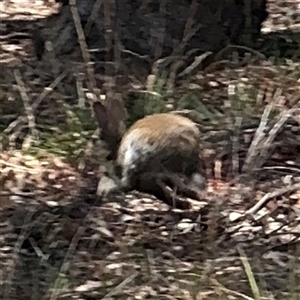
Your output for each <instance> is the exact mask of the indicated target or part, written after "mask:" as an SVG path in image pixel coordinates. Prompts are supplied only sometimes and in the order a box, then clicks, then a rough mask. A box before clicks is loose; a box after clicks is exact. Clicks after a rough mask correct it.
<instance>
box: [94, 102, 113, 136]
mask: <svg viewBox="0 0 300 300" xmlns="http://www.w3.org/2000/svg"><path fill="white" fill-rule="evenodd" d="M93 110H94V113H95V117H96V119H97V121H98V123H99V126H100V128H101V129H104V130H106V129H107V125H108V121H109V120H108V112H107V108H106V106H105V105H103V104H102V103H101V102H100V101H96V102H94V103H93Z"/></svg>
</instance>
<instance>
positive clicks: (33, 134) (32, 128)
mask: <svg viewBox="0 0 300 300" xmlns="http://www.w3.org/2000/svg"><path fill="white" fill-rule="evenodd" d="M14 75H15V79H16V82H17V84H18V85H17V87H18V89H19V92H20V95H21V98H22V100H23V105H24V109H25V113H26V118H27V123H28V128H29V134H28V135H27V137H26V139H25V141H24V142H23V145H22V147H23V148H25V149H28V148H29V147H30V145H31V143H32V142H33V140H34V139H35V138H37V136H38V131H37V129H36V124H35V116H34V113H33V112H34V110H33V108H32V105H31V104H30V100H29V97H28V95H27V92H26V87H25V83H24V81H23V79H22V75H21V73H20V71H19V70H18V69H16V70H14Z"/></svg>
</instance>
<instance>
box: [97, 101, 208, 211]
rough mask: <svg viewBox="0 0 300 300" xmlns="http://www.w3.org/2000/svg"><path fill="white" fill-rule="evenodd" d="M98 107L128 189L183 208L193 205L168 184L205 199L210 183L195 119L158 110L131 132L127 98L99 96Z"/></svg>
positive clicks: (103, 132)
mask: <svg viewBox="0 0 300 300" xmlns="http://www.w3.org/2000/svg"><path fill="white" fill-rule="evenodd" d="M93 109H94V112H95V116H96V119H97V121H98V123H99V125H100V128H101V129H102V132H101V134H102V139H103V140H104V141H105V142H106V143H107V145H108V148H109V150H110V155H109V158H111V159H114V160H115V162H116V170H117V173H118V175H119V176H120V177H121V185H122V188H123V189H124V190H127V191H129V190H134V189H135V190H138V191H140V192H146V193H149V194H152V195H154V196H156V197H157V198H159V199H161V200H162V201H164V202H165V203H167V204H169V205H174V204H175V206H176V207H178V208H186V207H188V206H189V205H188V204H187V202H182V201H179V200H178V199H177V200H176V198H174V195H172V193H171V192H170V191H169V190H168V189H167V188H166V186H169V187H170V188H171V189H172V190H173V191H176V192H177V193H178V194H181V195H184V196H187V197H190V198H194V199H199V197H200V195H201V191H203V190H204V189H205V188H206V175H205V169H204V164H203V161H202V159H201V156H200V145H199V144H200V143H199V136H200V132H199V130H198V128H197V125H196V124H195V123H194V122H193V121H191V120H190V119H188V118H186V117H183V116H180V115H176V114H172V113H160V114H153V115H149V116H146V117H144V118H143V119H140V120H138V121H137V122H136V123H134V124H133V125H132V126H131V127H130V128H129V129H128V131H127V132H126V133H125V126H124V119H125V115H126V114H125V110H124V107H123V105H122V102H121V101H119V100H117V99H114V100H111V101H109V102H108V104H107V105H103V104H102V103H100V102H95V103H94V105H93ZM124 133H125V134H124ZM174 200H176V201H174Z"/></svg>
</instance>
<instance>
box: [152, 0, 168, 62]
mask: <svg viewBox="0 0 300 300" xmlns="http://www.w3.org/2000/svg"><path fill="white" fill-rule="evenodd" d="M159 13H160V14H161V15H162V16H165V15H166V0H161V1H160V2H159ZM163 20H164V24H163V26H161V27H160V28H157V32H156V47H155V50H154V60H155V61H156V60H158V59H159V58H160V57H161V56H162V54H163V47H164V38H165V33H166V23H165V22H166V21H165V19H163Z"/></svg>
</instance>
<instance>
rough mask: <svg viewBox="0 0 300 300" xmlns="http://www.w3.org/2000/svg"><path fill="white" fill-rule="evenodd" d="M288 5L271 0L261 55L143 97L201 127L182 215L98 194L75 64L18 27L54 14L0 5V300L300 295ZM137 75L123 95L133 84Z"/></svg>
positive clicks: (292, 8) (97, 164) (299, 202)
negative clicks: (197, 185)
mask: <svg viewBox="0 0 300 300" xmlns="http://www.w3.org/2000/svg"><path fill="white" fill-rule="evenodd" d="M298 2H299V1H297V0H294V1H278V0H277V1H276V0H273V1H269V11H270V16H269V18H268V20H266V22H265V24H264V27H263V29H262V32H263V33H264V34H265V35H269V36H268V38H269V40H272V39H273V40H274V41H276V43H275V42H274V43H275V44H276V46H275V47H274V46H272V47H270V48H268V47H269V46H270V43H268V44H266V45H267V46H268V47H266V48H267V49H263V50H265V51H269V52H267V53H268V58H266V54H264V53H263V50H262V51H257V50H252V49H248V51H249V53H250V56H249V55H248V56H247V55H245V57H243V58H242V59H239V62H238V63H234V57H233V58H230V59H229V58H227V57H226V59H224V60H222V61H221V62H218V63H214V64H212V65H210V66H208V67H207V68H206V69H205V70H201V71H197V72H196V73H193V74H192V75H190V76H182V77H181V78H179V80H178V82H177V83H176V87H173V88H174V89H175V90H174V91H173V92H172V93H170V91H169V85H168V83H169V82H167V84H166V86H167V88H165V87H164V86H163V84H161V82H160V81H159V82H158V83H157V84H155V85H154V88H153V90H152V94H151V97H148V98H143V99H141V101H142V100H143V101H147V100H151V101H150V102H151V103H150V104H149V105H148V103H147V105H148V106H149V107H148V108H149V110H151V109H153V107H152V106H153V103H154V104H155V107H157V105H158V106H159V105H161V104H162V103H163V105H165V102H164V98H168V99H171V100H170V101H169V100H168V101H169V102H168V103H167V105H173V107H174V108H176V109H177V110H180V111H181V112H184V111H185V112H186V113H187V114H189V116H190V117H191V118H193V119H194V120H195V121H197V122H198V123H199V124H200V125H199V126H200V128H201V131H202V135H203V140H202V142H203V148H204V157H205V160H206V163H207V167H208V172H209V185H208V190H207V195H206V197H205V198H204V199H203V201H202V202H195V201H192V200H189V199H188V200H187V201H190V202H191V203H192V209H190V210H176V209H171V208H169V207H167V206H166V205H165V204H163V203H161V202H160V201H159V200H157V199H155V198H153V197H151V196H149V195H144V194H140V193H138V192H132V193H128V194H126V195H122V194H112V195H109V196H107V197H97V196H96V190H97V184H98V179H99V178H102V179H103V178H106V177H105V176H106V175H107V173H109V172H108V171H109V168H110V166H109V164H107V162H105V159H104V158H103V157H104V155H103V153H102V152H103V151H104V150H103V147H104V146H103V144H101V143H99V142H98V138H97V136H96V137H94V135H93V134H94V131H95V129H96V127H95V124H94V121H93V120H92V118H91V114H90V112H89V111H87V110H84V109H81V110H80V109H79V108H76V109H73V108H72V105H74V102H75V103H77V102H78V105H80V101H81V98H82V97H81V96H80V92H82V93H83V94H84V93H85V92H86V90H84V89H83V88H80V84H82V81H80V76H77V77H76V79H77V81H76V84H77V85H76V88H77V91H79V92H78V94H79V97H78V98H79V100H78V99H75V100H74V90H73V88H74V85H75V84H74V81H75V80H74V76H73V74H70V73H72V72H74V73H75V71H76V72H77V73H79V72H80V70H82V66H81V65H80V64H78V65H76V68H74V67H73V66H72V68H71V72H69V70H67V71H66V69H67V67H66V64H64V63H62V62H61V63H60V64H59V65H57V64H53V63H52V62H51V61H49V62H45V61H41V62H38V61H37V60H36V58H35V57H34V55H33V52H32V48H31V45H30V39H28V38H24V39H22V34H20V32H21V33H22V26H23V23H21V22H20V19H22V18H30V19H31V18H33V19H34V18H43V17H45V16H47V15H48V14H49V13H52V12H53V11H54V10H55V5H53V4H47V3H46V2H43V1H36V2H33V1H29V2H28V3H27V2H26V3H25V1H2V2H0V5H1V6H0V14H1V18H2V20H8V19H9V20H15V21H16V22H15V23H11V24H13V25H11V24H10V26H12V27H10V28H9V30H8V29H7V27H5V26H6V25H4V26H1V34H3V35H2V36H1V40H0V46H1V54H0V55H1V56H0V57H1V62H2V65H3V67H2V70H3V72H2V76H1V77H0V79H1V82H0V83H1V90H0V96H1V97H0V98H1V104H0V105H1V109H2V110H3V118H2V120H1V121H0V125H1V133H2V142H3V143H2V146H3V151H2V153H1V154H0V172H1V173H0V174H1V187H2V189H1V191H0V193H1V194H0V195H1V198H0V257H1V260H0V261H1V262H0V265H1V270H2V274H3V276H1V277H0V284H1V292H2V294H1V295H2V297H3V299H4V300H7V299H197V300H198V299H211V300H215V299H279V300H281V299H300V261H299V257H300V255H299V254H300V243H299V241H300V155H299V153H300V127H299V122H300V119H299V115H300V114H299V104H300V102H299V95H300V90H299V89H300V81H299V80H300V64H299V58H300V53H299V51H298V53H297V47H296V50H295V48H294V45H295V43H296V45H297V43H298V45H299V30H300V3H298ZM5 5H6V6H5ZM25 11H26V14H25V13H24V12H25ZM26 26H27V25H26ZM12 28H13V29H12ZM289 30H290V31H292V33H293V34H291V33H290V32H289ZM8 31H10V33H9V36H7V34H8ZM16 32H17V33H18V34H16ZM287 32H288V33H287ZM272 34H274V35H272ZM297 34H298V35H297ZM25 37H26V34H25ZM282 40H284V41H285V44H284V47H283V46H282V44H277V42H278V41H280V42H282ZM282 48H284V49H285V50H284V53H281V52H282ZM291 49H292V50H291ZM270 53H271V54H270ZM233 56H234V55H233ZM47 63H48V64H47ZM141 69H142V67H141ZM139 71H140V70H139ZM139 71H136V73H134V75H135V76H136V77H134V76H132V77H130V80H129V81H128V80H127V81H126V88H127V87H128V86H131V87H132V86H133V87H134V88H136V89H140V90H144V89H145V86H146V83H145V82H141V81H142V80H138V79H140V78H139V77H138V76H137V75H136V74H137V73H138V72H139ZM141 72H142V73H144V71H141ZM179 77H180V76H179ZM186 77H188V78H186ZM96 79H98V80H102V78H97V77H96ZM148 79H149V78H148ZM164 83H165V82H164ZM157 94H159V95H160V96H161V97H158V98H159V100H157V97H155V95H157ZM153 95H154V96H153ZM72 96H73V98H72ZM161 99H163V100H161ZM199 99H201V100H199ZM72 101H73V102H72ZM191 106H192V107H191ZM23 107H24V109H23ZM187 110H189V111H188V112H187ZM190 110H192V111H190ZM91 120H92V121H91ZM24 128H25V130H24ZM104 174H105V175H104Z"/></svg>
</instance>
